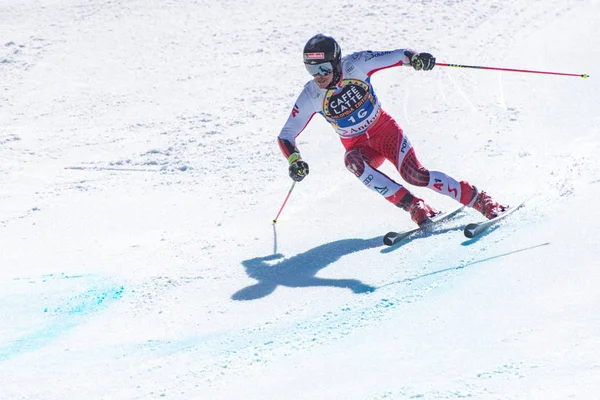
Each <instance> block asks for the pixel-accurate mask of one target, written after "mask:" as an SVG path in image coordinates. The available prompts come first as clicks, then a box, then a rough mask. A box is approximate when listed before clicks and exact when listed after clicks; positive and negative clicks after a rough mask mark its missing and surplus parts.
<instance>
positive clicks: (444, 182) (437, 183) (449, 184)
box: [400, 148, 505, 218]
mask: <svg viewBox="0 0 600 400" xmlns="http://www.w3.org/2000/svg"><path fill="white" fill-rule="evenodd" d="M400 175H401V176H402V178H403V179H404V180H406V181H407V182H408V183H410V184H412V185H416V186H426V187H427V188H429V189H432V190H434V191H436V192H438V193H441V194H443V195H446V196H448V197H451V198H453V199H454V200H456V201H458V202H460V203H461V204H464V205H465V206H468V207H472V208H473V209H475V210H477V211H479V212H480V213H482V214H483V215H484V216H485V217H486V218H494V217H496V216H497V215H498V213H499V212H502V211H504V209H505V207H504V206H502V205H501V204H499V203H497V202H496V201H494V200H493V199H492V198H491V197H490V196H489V195H488V194H486V193H485V192H483V191H482V192H479V191H478V190H477V188H476V187H475V186H473V185H471V184H470V183H469V182H467V181H460V182H457V181H456V180H455V179H454V178H452V177H451V176H449V175H447V174H445V173H443V172H440V171H429V170H427V169H426V168H425V167H423V166H422V165H421V163H420V162H419V160H418V159H417V156H416V154H415V151H414V148H411V149H410V150H409V151H408V153H407V155H406V157H404V160H403V162H402V164H401V166H400Z"/></svg>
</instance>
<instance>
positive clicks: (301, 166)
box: [288, 153, 308, 182]
mask: <svg viewBox="0 0 600 400" xmlns="http://www.w3.org/2000/svg"><path fill="white" fill-rule="evenodd" d="M288 162H289V163H290V168H289V171H290V178H292V179H293V180H295V181H296V182H300V181H301V180H302V179H304V178H305V177H306V175H308V164H307V163H306V162H305V161H303V160H302V159H301V158H300V154H298V153H293V154H292V155H290V156H289V157H288Z"/></svg>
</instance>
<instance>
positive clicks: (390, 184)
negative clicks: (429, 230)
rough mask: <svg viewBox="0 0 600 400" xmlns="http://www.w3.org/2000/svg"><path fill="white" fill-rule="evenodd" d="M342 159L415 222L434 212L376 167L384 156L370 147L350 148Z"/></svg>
mask: <svg viewBox="0 0 600 400" xmlns="http://www.w3.org/2000/svg"><path fill="white" fill-rule="evenodd" d="M344 161H345V164H346V168H348V170H349V171H350V172H352V173H353V174H354V175H356V177H357V178H359V179H360V180H361V182H362V183H363V184H364V185H365V186H366V187H368V188H369V189H371V190H373V191H375V192H377V193H379V194H381V195H383V196H384V197H385V199H386V200H387V201H389V202H391V203H392V204H394V205H395V206H397V207H400V208H402V209H404V210H405V211H408V212H409V213H410V215H411V218H412V220H413V221H414V222H416V223H417V224H419V225H420V224H422V223H424V222H427V221H428V220H429V218H430V217H431V216H433V215H434V214H435V210H433V209H432V208H431V207H429V206H427V205H426V204H425V203H424V202H423V200H422V199H420V198H418V197H416V196H414V195H413V194H412V193H410V192H409V191H408V190H407V189H406V188H405V187H403V186H402V185H400V184H399V183H397V182H395V181H394V180H392V179H390V178H389V177H388V176H387V175H386V174H384V173H383V172H381V171H379V170H378V169H376V167H378V166H380V165H381V164H382V163H383V161H384V157H383V156H382V155H381V154H379V153H378V152H376V151H375V150H373V149H372V148H369V147H361V148H350V149H349V150H348V151H347V152H346V155H345V156H344Z"/></svg>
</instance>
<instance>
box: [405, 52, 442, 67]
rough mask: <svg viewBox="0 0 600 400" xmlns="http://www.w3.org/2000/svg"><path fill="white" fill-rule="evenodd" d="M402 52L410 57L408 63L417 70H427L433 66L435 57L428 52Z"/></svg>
mask: <svg viewBox="0 0 600 400" xmlns="http://www.w3.org/2000/svg"><path fill="white" fill-rule="evenodd" d="M404 54H405V55H406V56H408V58H410V65H412V67H413V68H414V69H415V70H417V71H421V70H423V71H429V70H430V69H432V68H433V67H434V66H435V57H434V56H432V55H431V54H429V53H413V52H412V51H405V52H404Z"/></svg>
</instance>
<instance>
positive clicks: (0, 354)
mask: <svg viewBox="0 0 600 400" xmlns="http://www.w3.org/2000/svg"><path fill="white" fill-rule="evenodd" d="M52 275H53V274H50V276H52ZM48 277H49V275H46V276H44V277H38V278H21V279H25V280H27V281H28V283H29V282H31V283H39V282H46V283H47V281H48V279H47V278H48ZM75 277H76V278H81V277H83V276H82V275H78V276H68V275H64V274H61V275H60V276H52V278H50V279H70V278H75ZM88 277H91V278H93V281H94V282H90V285H86V286H87V287H88V288H87V290H85V291H83V292H81V293H78V294H76V295H74V296H71V297H68V298H67V299H64V300H62V301H61V302H60V303H59V305H58V306H55V307H45V308H43V310H42V309H40V312H42V311H43V313H44V314H45V316H44V317H43V318H44V319H45V320H46V321H48V322H46V323H45V324H44V325H43V326H41V327H40V328H39V329H37V330H35V331H33V332H31V333H28V334H26V335H24V336H22V337H19V338H16V339H15V340H12V341H11V342H8V343H6V344H3V343H0V362H1V361H4V360H8V359H9V358H12V357H15V356H18V355H20V354H23V353H26V352H29V351H34V350H37V349H40V348H43V347H44V346H46V345H47V344H49V343H50V342H51V341H53V340H55V339H57V338H58V337H60V336H62V335H64V334H65V333H67V332H68V331H69V330H71V329H73V328H74V327H76V326H77V325H79V324H81V323H83V322H85V321H86V317H89V316H90V315H93V314H95V313H98V312H100V311H102V310H104V309H106V308H108V307H109V306H110V305H111V304H112V303H113V302H114V301H117V300H120V299H121V298H122V297H123V295H124V292H125V287H124V286H115V285H114V284H112V283H111V282H110V281H106V280H105V279H102V278H99V277H93V276H88ZM40 278H41V279H40ZM15 280H19V278H16V279H15ZM59 294H60V293H59ZM40 295H42V296H43V295H44V293H41V294H40ZM23 301H27V299H23Z"/></svg>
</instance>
